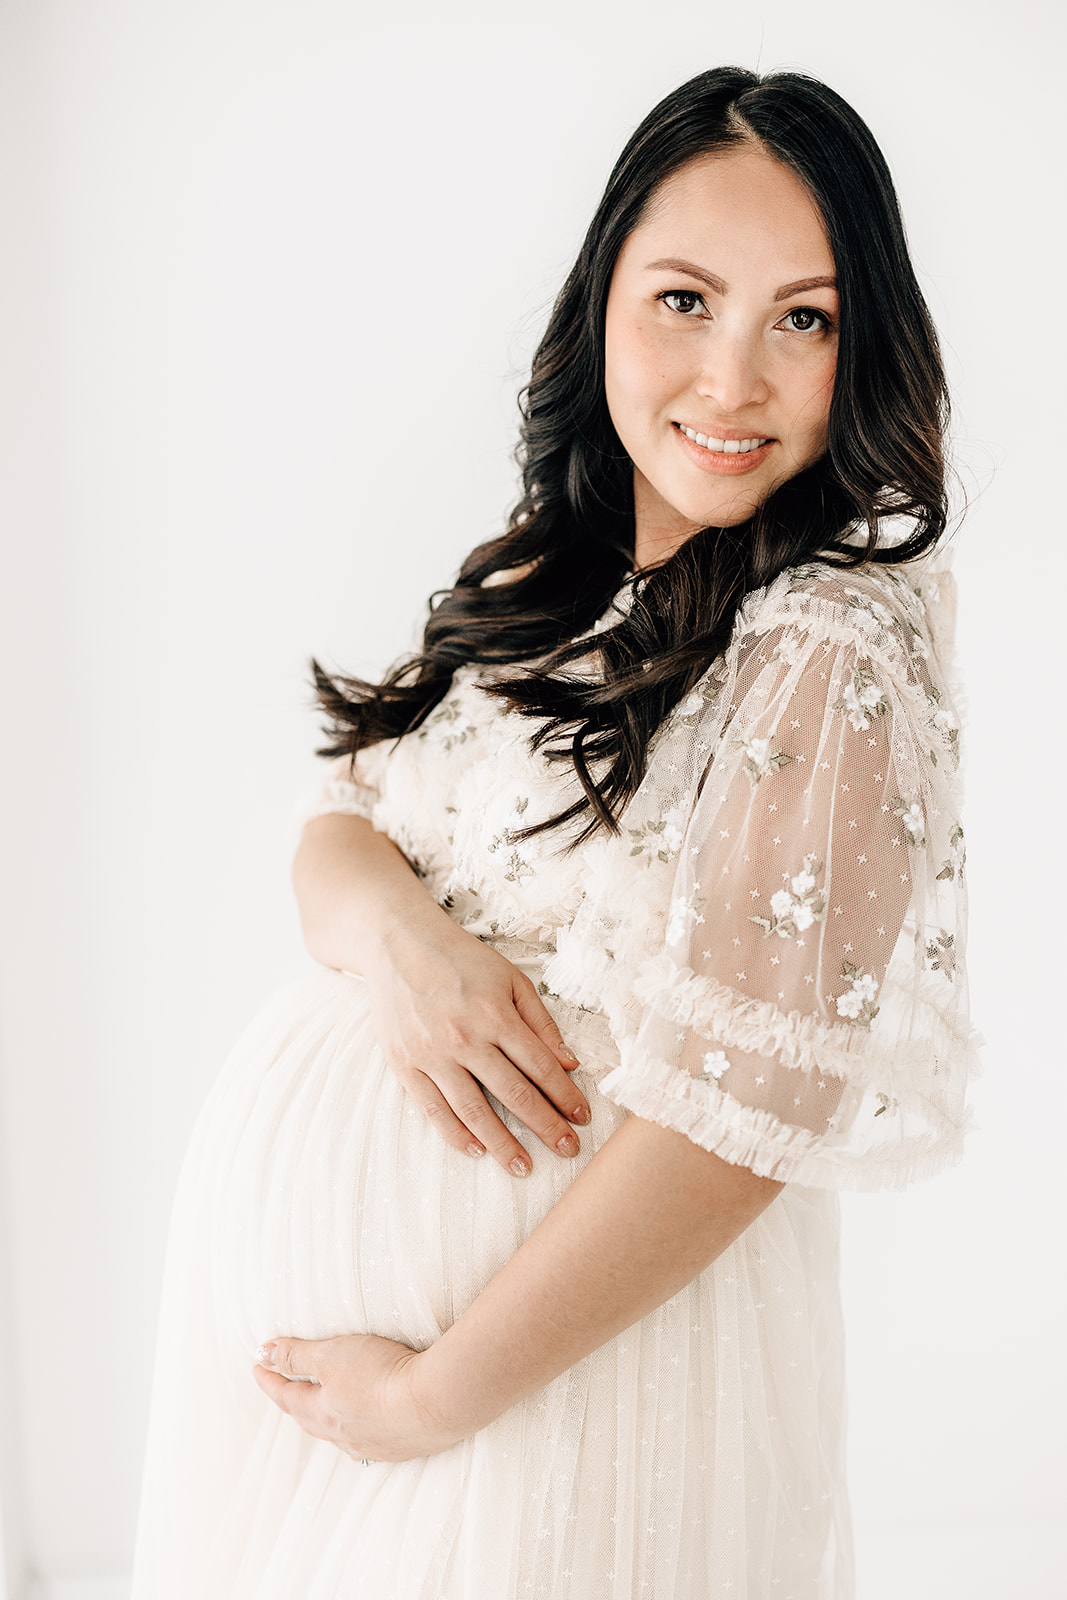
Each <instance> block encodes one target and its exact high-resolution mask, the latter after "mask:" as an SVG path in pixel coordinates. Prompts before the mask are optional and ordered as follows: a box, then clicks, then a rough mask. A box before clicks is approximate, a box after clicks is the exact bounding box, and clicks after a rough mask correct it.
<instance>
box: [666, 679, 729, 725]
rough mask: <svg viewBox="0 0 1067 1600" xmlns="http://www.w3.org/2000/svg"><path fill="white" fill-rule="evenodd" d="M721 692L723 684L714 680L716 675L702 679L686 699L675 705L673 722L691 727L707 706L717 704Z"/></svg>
mask: <svg viewBox="0 0 1067 1600" xmlns="http://www.w3.org/2000/svg"><path fill="white" fill-rule="evenodd" d="M721 692H722V684H721V683H717V682H715V681H714V675H712V676H709V677H707V678H704V679H702V680H701V682H700V683H698V684H697V686H696V688H695V689H690V691H689V693H688V694H687V695H686V697H685V699H684V700H682V701H680V702H679V703H678V705H676V706H675V708H674V710H673V711H672V712H671V719H670V720H671V722H672V723H675V724H677V725H679V726H681V727H683V728H691V727H692V726H693V724H694V723H695V722H697V721H698V720H699V719H700V717H701V716H702V715H703V713H704V711H705V710H706V709H707V707H708V706H710V705H714V704H715V701H716V700H717V699H718V698H719V695H720V694H721Z"/></svg>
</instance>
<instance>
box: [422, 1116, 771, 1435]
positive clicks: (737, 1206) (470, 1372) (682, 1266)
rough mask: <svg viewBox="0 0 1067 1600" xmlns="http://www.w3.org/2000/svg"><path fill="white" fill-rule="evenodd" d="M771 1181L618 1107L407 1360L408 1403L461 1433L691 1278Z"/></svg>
mask: <svg viewBox="0 0 1067 1600" xmlns="http://www.w3.org/2000/svg"><path fill="white" fill-rule="evenodd" d="M781 1188H782V1185H781V1184H780V1183H776V1182H775V1181H774V1180H773V1179H770V1178H759V1177H757V1176H756V1175H755V1174H754V1173H753V1172H750V1171H749V1170H748V1169H747V1168H746V1167H739V1166H731V1165H730V1164H729V1163H727V1162H725V1161H722V1160H720V1159H719V1157H717V1156H714V1155H711V1154H709V1153H708V1152H707V1151H705V1150H701V1149H700V1148H699V1146H697V1145H695V1144H693V1143H692V1141H691V1140H689V1139H687V1138H686V1137H685V1136H684V1135H683V1134H680V1133H676V1132H674V1131H673V1130H672V1129H667V1128H660V1127H657V1126H656V1125H655V1124H653V1123H651V1122H646V1121H645V1120H644V1119H642V1118H639V1117H631V1118H629V1119H628V1120H627V1121H626V1122H625V1123H624V1124H623V1126H622V1127H621V1128H619V1129H618V1130H617V1131H616V1132H615V1133H614V1134H613V1135H612V1136H611V1138H610V1139H609V1140H608V1141H607V1143H606V1144H605V1145H604V1146H603V1148H602V1149H601V1150H599V1151H598V1152H597V1154H596V1156H594V1158H593V1160H592V1161H591V1162H590V1163H589V1165H588V1167H587V1168H586V1169H585V1171H584V1172H583V1173H582V1174H581V1176H580V1177H578V1178H577V1179H576V1180H575V1182H574V1183H573V1184H572V1185H571V1187H570V1188H569V1189H568V1190H567V1192H566V1194H565V1195H564V1196H563V1198H562V1199H561V1200H560V1201H559V1202H558V1203H557V1204H556V1205H555V1206H554V1207H553V1208H552V1210H551V1212H550V1213H549V1214H548V1216H547V1217H546V1218H545V1219H544V1221H543V1222H542V1223H541V1224H540V1226H539V1227H538V1228H536V1229H535V1231H534V1232H533V1233H532V1234H531V1235H530V1237H529V1238H528V1239H527V1240H526V1242H525V1244H523V1246H522V1247H521V1249H520V1250H518V1251H517V1253H516V1254H515V1255H514V1256H513V1257H512V1259H511V1260H510V1261H509V1262H508V1264H507V1265H506V1266H505V1267H504V1268H503V1270H502V1271H501V1272H500V1273H498V1274H497V1276H496V1277H495V1278H494V1279H493V1281H492V1282H491V1283H490V1284H489V1286H488V1287H487V1288H486V1289H485V1290H484V1291H483V1293H482V1294H480V1295H479V1296H478V1298H477V1300H475V1301H474V1303H473V1305H471V1306H470V1307H469V1308H468V1310H467V1311H465V1312H464V1314H463V1315H462V1316H461V1317H460V1318H459V1319H458V1321H457V1322H456V1323H455V1324H454V1325H453V1326H452V1327H451V1328H450V1329H449V1330H448V1332H447V1333H445V1334H444V1335H443V1336H442V1338H441V1339H439V1340H438V1341H437V1343H436V1344H435V1345H433V1346H431V1348H430V1349H429V1350H427V1351H425V1352H424V1353H423V1354H422V1355H421V1356H419V1357H418V1359H417V1361H415V1362H414V1363H413V1364H412V1368H411V1373H410V1382H411V1384H412V1393H413V1397H414V1400H415V1403H416V1404H417V1405H418V1406H420V1407H422V1408H424V1410H425V1412H426V1413H427V1414H428V1415H429V1416H431V1417H433V1418H434V1420H435V1422H436V1423H437V1425H438V1426H439V1427H440V1430H441V1433H442V1434H443V1435H445V1436H448V1437H454V1438H455V1439H460V1438H465V1437H467V1436H468V1435H470V1434H471V1433H473V1432H476V1431H477V1429H479V1428H482V1427H485V1426H486V1424H487V1423H489V1422H491V1421H493V1420H494V1419H495V1418H496V1417H498V1416H500V1415H501V1413H502V1412H504V1411H506V1410H507V1409H508V1408H509V1407H510V1406H513V1405H515V1404H516V1403H517V1402H518V1401H520V1400H521V1399H523V1398H524V1397H525V1396H526V1395H529V1394H532V1393H533V1392H534V1391H535V1390H537V1389H540V1388H542V1387H543V1386H544V1385H545V1384H546V1383H549V1382H550V1381H551V1380H552V1379H553V1378H555V1377H558V1376H559V1374H560V1373H561V1372H564V1371H565V1370H566V1369H567V1368H568V1367H570V1366H572V1365H573V1364H574V1363H575V1362H576V1361H579V1360H581V1358H582V1357H583V1356H586V1355H588V1354H589V1353H590V1352H591V1351H592V1350H595V1349H597V1348H598V1347H599V1346H600V1345H602V1344H605V1343H606V1342H607V1341H608V1340H609V1339H612V1338H614V1337H615V1335H616V1334H618V1333H621V1332H622V1331H623V1330H624V1329H625V1328H627V1327H629V1326H630V1325H631V1324H632V1323H634V1322H636V1321H638V1320H639V1319H640V1318H641V1317H643V1316H647V1315H648V1313H649V1312H650V1311H653V1310H654V1309H655V1308H656V1307H657V1306H659V1305H662V1304H663V1302H664V1301H665V1300H669V1299H670V1298H671V1296H672V1295H674V1294H677V1293H678V1291H679V1290H680V1289H682V1288H684V1287H685V1285H686V1284H688V1283H690V1282H691V1281H692V1279H693V1278H695V1277H696V1276H697V1274H698V1273H700V1272H702V1271H703V1270H704V1268H705V1267H707V1266H708V1265H709V1264H710V1263H711V1262H712V1261H714V1260H715V1258H716V1256H718V1255H720V1254H721V1252H722V1251H723V1250H725V1249H726V1248H727V1247H728V1246H729V1245H730V1244H732V1243H733V1241H734V1240H735V1239H737V1238H738V1237H739V1236H740V1234H742V1233H743V1232H744V1230H745V1229H746V1228H747V1227H748V1226H749V1224H750V1223H751V1222H752V1221H754V1220H755V1218H756V1217H757V1216H758V1215H759V1214H760V1212H761V1211H762V1210H763V1209H764V1208H765V1207H766V1206H767V1205H769V1204H770V1202H771V1201H772V1200H773V1199H774V1198H775V1196H776V1195H777V1194H778V1192H779V1190H780V1189H781Z"/></svg>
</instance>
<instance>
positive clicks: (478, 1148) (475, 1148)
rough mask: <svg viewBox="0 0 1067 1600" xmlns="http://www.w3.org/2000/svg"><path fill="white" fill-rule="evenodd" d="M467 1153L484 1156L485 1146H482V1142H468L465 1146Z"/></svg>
mask: <svg viewBox="0 0 1067 1600" xmlns="http://www.w3.org/2000/svg"><path fill="white" fill-rule="evenodd" d="M467 1154H468V1155H469V1156H484V1155H485V1146H484V1144H469V1145H468V1146H467Z"/></svg>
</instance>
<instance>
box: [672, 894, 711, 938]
mask: <svg viewBox="0 0 1067 1600" xmlns="http://www.w3.org/2000/svg"><path fill="white" fill-rule="evenodd" d="M704 904H705V902H704V901H703V900H698V899H697V897H696V895H692V894H691V895H690V896H689V898H688V899H683V898H682V896H681V895H676V896H675V897H674V899H673V900H672V901H671V906H670V910H669V911H668V913H667V930H666V933H665V935H664V937H665V938H666V940H667V943H668V944H681V942H682V940H683V939H684V938H685V936H686V934H687V932H688V931H689V923H690V919H692V920H693V921H694V922H703V920H704V918H703V917H702V916H701V912H702V911H703V909H704Z"/></svg>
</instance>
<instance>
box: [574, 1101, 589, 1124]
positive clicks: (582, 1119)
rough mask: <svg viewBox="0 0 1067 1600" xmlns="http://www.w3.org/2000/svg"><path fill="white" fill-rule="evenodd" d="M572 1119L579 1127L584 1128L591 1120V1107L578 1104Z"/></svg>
mask: <svg viewBox="0 0 1067 1600" xmlns="http://www.w3.org/2000/svg"><path fill="white" fill-rule="evenodd" d="M570 1121H571V1122H576V1123H577V1124H578V1126H579V1128H584V1127H585V1125H586V1123H587V1122H588V1121H589V1107H588V1106H576V1107H575V1109H574V1110H573V1111H572V1112H571V1114H570Z"/></svg>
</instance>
